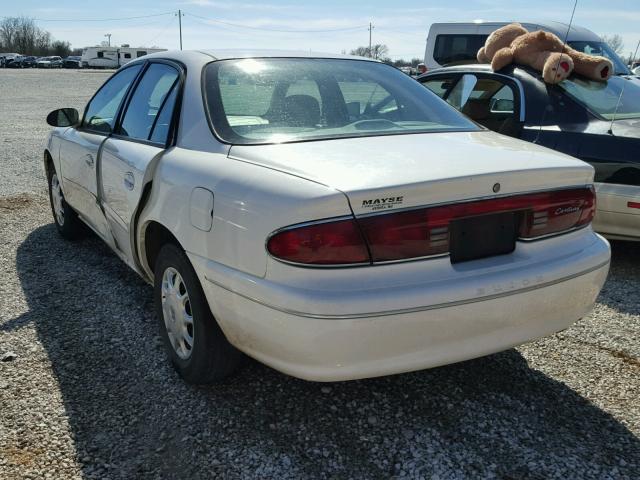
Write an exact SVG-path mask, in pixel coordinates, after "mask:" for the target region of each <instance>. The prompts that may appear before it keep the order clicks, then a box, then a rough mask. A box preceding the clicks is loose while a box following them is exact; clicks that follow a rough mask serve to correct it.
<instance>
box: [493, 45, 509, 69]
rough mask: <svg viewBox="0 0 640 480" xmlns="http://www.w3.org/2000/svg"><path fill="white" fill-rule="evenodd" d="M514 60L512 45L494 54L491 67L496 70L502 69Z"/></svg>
mask: <svg viewBox="0 0 640 480" xmlns="http://www.w3.org/2000/svg"><path fill="white" fill-rule="evenodd" d="M512 62H513V49H511V48H510V47H504V48H501V49H500V50H498V51H497V52H496V54H495V55H494V56H493V60H491V69H492V70H493V71H494V72H497V71H498V70H502V69H503V68H504V67H506V66H507V65H509V64H510V63H512Z"/></svg>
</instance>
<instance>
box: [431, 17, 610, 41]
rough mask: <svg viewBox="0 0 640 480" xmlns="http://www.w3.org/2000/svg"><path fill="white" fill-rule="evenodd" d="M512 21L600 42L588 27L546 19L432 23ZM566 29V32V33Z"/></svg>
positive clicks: (453, 23)
mask: <svg viewBox="0 0 640 480" xmlns="http://www.w3.org/2000/svg"><path fill="white" fill-rule="evenodd" d="M512 22H518V23H521V24H522V25H523V26H525V27H526V28H527V30H530V31H533V30H546V31H547V32H551V33H553V34H555V35H557V36H558V37H560V38H561V39H564V38H565V36H566V37H567V42H580V41H582V42H601V41H602V39H601V38H600V37H599V36H598V35H597V34H595V33H594V32H592V31H591V30H589V29H588V28H584V27H580V26H577V25H573V24H572V25H571V28H569V24H568V23H564V22H553V21H548V20H544V21H542V20H530V19H529V20H511V21H499V22H496V21H484V20H478V21H475V22H441V23H434V24H433V25H476V26H477V25H491V26H495V27H496V28H499V27H501V26H503V25H508V24H509V23H512ZM567 31H568V34H567Z"/></svg>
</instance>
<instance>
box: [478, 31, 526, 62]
mask: <svg viewBox="0 0 640 480" xmlns="http://www.w3.org/2000/svg"><path fill="white" fill-rule="evenodd" d="M527 33H529V32H528V31H527V29H526V28H524V27H523V26H522V25H520V24H519V23H510V24H509V25H505V26H504V27H501V28H499V29H497V30H495V31H494V32H492V33H491V35H489V38H487V41H486V42H485V44H484V47H482V48H481V49H480V50H478V62H480V63H491V61H492V60H493V57H494V56H495V54H496V52H498V50H500V49H502V48H505V47H509V46H511V43H512V42H513V41H514V40H515V39H516V38H518V37H520V36H522V35H526V34H527Z"/></svg>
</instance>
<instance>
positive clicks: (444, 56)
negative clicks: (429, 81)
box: [433, 34, 488, 65]
mask: <svg viewBox="0 0 640 480" xmlns="http://www.w3.org/2000/svg"><path fill="white" fill-rule="evenodd" d="M487 37H488V35H469V34H447V35H438V36H437V37H436V44H435V48H434V51H433V58H434V60H435V61H436V62H438V63H439V64H440V65H463V64H467V63H476V62H477V60H476V56H477V54H478V50H480V48H482V47H484V43H485V41H486V40H487Z"/></svg>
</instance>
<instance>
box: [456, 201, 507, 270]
mask: <svg viewBox="0 0 640 480" xmlns="http://www.w3.org/2000/svg"><path fill="white" fill-rule="evenodd" d="M517 220H518V215H517V214H516V213H515V212H506V213H496V214H490V215H481V216H478V217H470V218H463V219H460V220H454V221H452V222H451V224H450V225H449V228H450V241H451V243H450V257H451V263H459V262H466V261H469V260H477V259H479V258H486V257H493V256H495V255H506V254H508V253H511V252H513V251H514V250H515V248H516V238H517V225H518V222H517Z"/></svg>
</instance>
